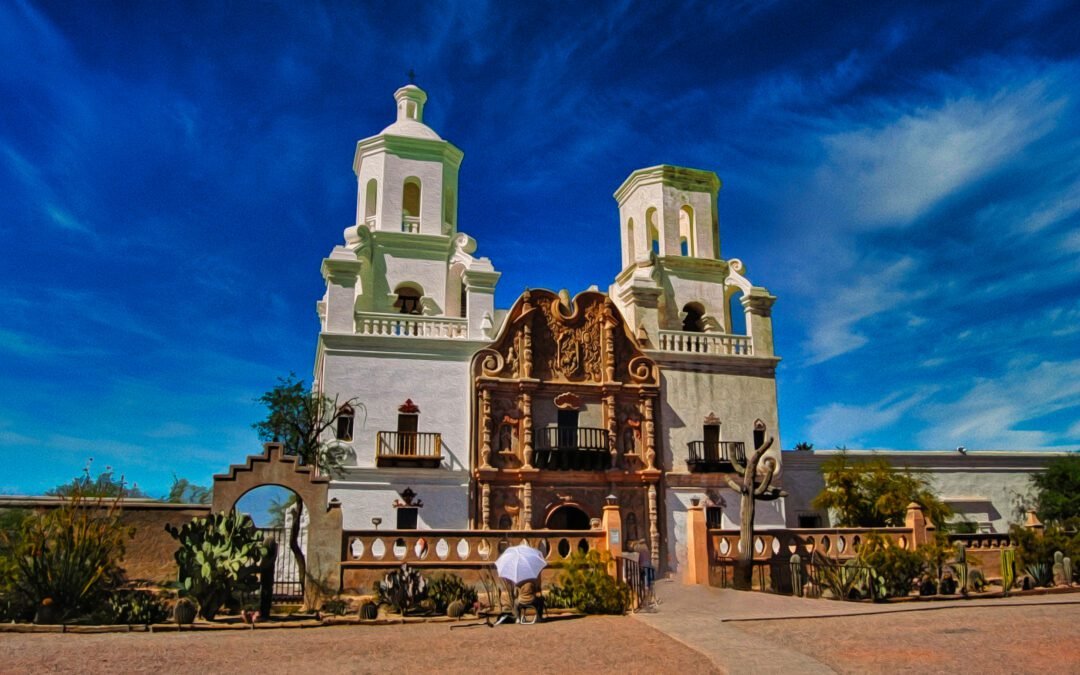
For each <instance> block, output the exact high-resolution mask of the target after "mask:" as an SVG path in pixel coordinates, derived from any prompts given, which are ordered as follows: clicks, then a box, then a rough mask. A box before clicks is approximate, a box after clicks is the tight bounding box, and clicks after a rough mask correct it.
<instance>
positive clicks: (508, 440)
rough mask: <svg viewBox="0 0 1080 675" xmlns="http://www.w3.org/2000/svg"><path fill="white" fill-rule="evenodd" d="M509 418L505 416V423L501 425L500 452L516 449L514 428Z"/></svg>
mask: <svg viewBox="0 0 1080 675" xmlns="http://www.w3.org/2000/svg"><path fill="white" fill-rule="evenodd" d="M507 419H509V418H503V423H502V424H500V425H499V452H513V451H514V430H513V427H512V426H511V425H510V424H509V423H508V422H507V421H506V420H507Z"/></svg>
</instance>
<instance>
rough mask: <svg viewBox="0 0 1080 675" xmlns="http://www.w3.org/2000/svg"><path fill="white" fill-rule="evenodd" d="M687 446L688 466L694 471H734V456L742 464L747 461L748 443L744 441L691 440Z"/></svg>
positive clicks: (688, 468)
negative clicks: (732, 461)
mask: <svg viewBox="0 0 1080 675" xmlns="http://www.w3.org/2000/svg"><path fill="white" fill-rule="evenodd" d="M686 447H687V450H688V451H689V453H688V455H687V459H686V468H687V470H689V471H690V472H692V473H706V472H710V471H733V470H734V469H735V467H734V466H733V465H732V463H731V460H732V458H734V459H736V460H738V461H739V463H740V464H742V463H745V462H746V444H745V443H743V442H742V441H691V442H689V443H687V444H686Z"/></svg>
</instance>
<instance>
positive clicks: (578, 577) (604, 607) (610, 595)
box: [547, 551, 630, 614]
mask: <svg viewBox="0 0 1080 675" xmlns="http://www.w3.org/2000/svg"><path fill="white" fill-rule="evenodd" d="M609 560H610V557H609V556H607V555H606V554H605V555H604V556H601V555H600V554H599V553H598V552H596V551H589V552H588V553H582V552H580V551H578V552H575V553H574V554H573V555H572V556H570V557H569V558H567V559H566V560H565V561H564V563H563V569H562V573H561V574H560V575H559V577H558V580H557V581H556V583H555V584H553V585H552V586H551V588H550V589H549V593H548V596H547V598H548V604H549V605H550V606H552V607H565V608H572V609H576V610H578V611H579V612H584V613H586V614H623V613H625V612H626V609H627V608H628V607H629V606H630V587H629V586H628V585H627V584H626V583H625V582H622V581H618V580H617V579H615V578H614V577H612V576H611V575H610V574H608V572H607V568H608V562H609Z"/></svg>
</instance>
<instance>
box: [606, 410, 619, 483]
mask: <svg viewBox="0 0 1080 675" xmlns="http://www.w3.org/2000/svg"><path fill="white" fill-rule="evenodd" d="M618 418H619V413H618V410H617V409H616V408H615V394H608V395H607V396H605V397H604V420H605V425H606V426H607V432H608V452H610V453H611V468H612V469H614V468H615V467H616V465H617V464H618V460H619V442H618V435H617V432H618V425H617V422H618Z"/></svg>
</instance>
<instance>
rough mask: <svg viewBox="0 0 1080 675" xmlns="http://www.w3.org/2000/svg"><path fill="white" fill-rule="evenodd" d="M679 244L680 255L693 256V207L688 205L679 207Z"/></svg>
mask: <svg viewBox="0 0 1080 675" xmlns="http://www.w3.org/2000/svg"><path fill="white" fill-rule="evenodd" d="M679 246H680V249H681V252H682V255H684V256H691V257H693V256H694V254H695V251H694V249H695V246H694V209H693V208H691V207H690V206H683V207H682V208H681V209H679Z"/></svg>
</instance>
